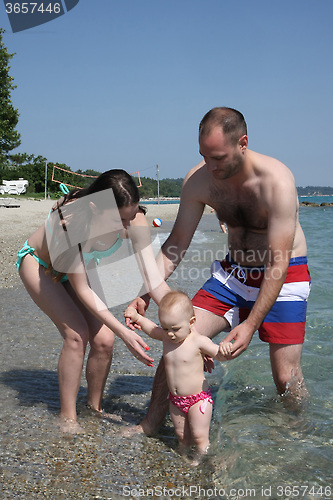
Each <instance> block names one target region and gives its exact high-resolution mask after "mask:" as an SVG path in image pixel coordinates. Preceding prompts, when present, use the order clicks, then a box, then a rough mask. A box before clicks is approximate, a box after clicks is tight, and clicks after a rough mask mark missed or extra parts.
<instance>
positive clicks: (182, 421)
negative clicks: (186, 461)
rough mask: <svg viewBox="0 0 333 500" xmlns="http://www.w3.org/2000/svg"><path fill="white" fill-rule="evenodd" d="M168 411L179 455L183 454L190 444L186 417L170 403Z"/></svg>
mask: <svg viewBox="0 0 333 500" xmlns="http://www.w3.org/2000/svg"><path fill="white" fill-rule="evenodd" d="M169 411H170V416H171V420H172V422H173V425H174V428H175V432H176V436H177V439H178V442H179V449H180V453H181V454H183V453H184V452H185V450H186V448H188V447H189V446H190V444H191V434H190V428H189V425H188V418H187V415H186V414H185V413H184V412H183V411H181V410H180V409H179V408H178V407H177V406H175V405H174V404H173V403H171V401H170V405H169Z"/></svg>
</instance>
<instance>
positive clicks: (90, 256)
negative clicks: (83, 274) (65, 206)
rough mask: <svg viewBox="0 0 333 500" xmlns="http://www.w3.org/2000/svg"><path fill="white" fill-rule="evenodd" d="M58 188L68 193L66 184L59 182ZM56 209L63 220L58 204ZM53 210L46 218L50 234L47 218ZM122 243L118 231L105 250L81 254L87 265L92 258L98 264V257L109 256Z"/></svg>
mask: <svg viewBox="0 0 333 500" xmlns="http://www.w3.org/2000/svg"><path fill="white" fill-rule="evenodd" d="M60 189H61V191H62V192H63V194H64V195H66V194H68V193H69V190H68V188H67V186H65V185H64V184H60ZM57 209H58V212H59V216H60V219H61V220H63V217H62V213H61V211H60V210H59V206H58V207H57ZM54 210H55V209H53V208H51V210H50V212H49V215H48V218H47V224H48V229H49V231H50V234H52V232H53V231H52V229H51V225H50V222H49V218H50V215H51V213H52V212H53V211H54ZM64 230H65V231H66V232H67V229H66V228H65V227H64ZM122 243H123V240H122V238H120V236H119V233H118V234H117V239H116V241H115V242H114V244H113V245H112V246H111V247H110V248H108V249H107V250H93V251H92V252H83V251H82V256H83V260H84V263H85V265H86V266H87V265H88V264H89V263H90V262H91V261H92V260H94V261H95V263H96V264H97V265H98V264H99V261H100V259H103V258H105V257H110V255H112V254H114V253H115V252H116V251H117V250H118V249H119V248H120V247H121V245H122ZM79 248H80V249H81V245H79Z"/></svg>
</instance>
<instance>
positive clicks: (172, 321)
mask: <svg viewBox="0 0 333 500" xmlns="http://www.w3.org/2000/svg"><path fill="white" fill-rule="evenodd" d="M159 318H160V324H161V328H163V334H164V336H165V338H166V339H168V340H169V341H170V340H171V342H175V343H179V342H182V341H183V340H185V339H186V337H187V336H188V335H189V334H190V333H191V326H192V321H191V318H189V317H188V314H186V313H185V314H184V311H183V310H182V308H181V307H178V306H174V307H172V308H171V309H170V310H168V311H164V310H163V309H162V310H160V311H159Z"/></svg>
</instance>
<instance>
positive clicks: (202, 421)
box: [188, 401, 213, 465]
mask: <svg viewBox="0 0 333 500" xmlns="http://www.w3.org/2000/svg"><path fill="white" fill-rule="evenodd" d="M202 404H203V401H198V403H196V404H195V405H193V406H191V408H190V409H189V412H188V424H189V428H190V433H191V437H192V443H193V444H194V445H195V447H196V454H195V457H194V459H193V462H192V465H198V464H199V462H200V458H202V456H203V455H205V454H206V453H207V451H208V448H209V428H210V422H211V419H212V413H213V405H212V404H211V403H207V404H205V406H206V407H205V410H204V413H202V412H201V410H200V407H201V405H202Z"/></svg>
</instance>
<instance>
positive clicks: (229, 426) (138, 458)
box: [0, 208, 333, 500]
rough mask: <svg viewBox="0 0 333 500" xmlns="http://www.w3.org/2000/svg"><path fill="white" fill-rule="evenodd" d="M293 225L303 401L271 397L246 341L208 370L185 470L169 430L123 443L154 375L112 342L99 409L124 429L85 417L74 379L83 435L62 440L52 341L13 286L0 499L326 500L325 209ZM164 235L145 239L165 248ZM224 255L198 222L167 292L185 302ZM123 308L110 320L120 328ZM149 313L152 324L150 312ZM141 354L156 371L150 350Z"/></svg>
mask: <svg viewBox="0 0 333 500" xmlns="http://www.w3.org/2000/svg"><path fill="white" fill-rule="evenodd" d="M300 217H301V222H302V225H303V228H304V230H305V233H306V236H307V240H308V246H309V266H310V271H311V276H312V280H313V285H312V291H311V295H310V300H309V307H308V311H309V312H308V323H307V330H306V341H305V344H304V351H303V352H304V354H303V372H304V375H305V378H306V382H307V387H308V390H309V393H310V397H309V400H308V402H307V404H304V405H296V406H295V405H292V404H291V403H290V401H288V398H287V397H279V396H277V395H276V392H275V386H274V384H273V381H272V378H271V372H270V363H269V356H268V349H267V346H266V345H265V344H263V343H261V342H260V341H259V340H258V339H257V337H256V338H254V339H253V341H252V343H251V345H250V347H249V349H248V350H247V351H246V352H245V353H244V354H243V355H242V356H241V357H240V358H238V359H236V360H234V361H232V362H229V363H226V364H223V365H222V364H218V363H216V365H217V366H216V369H215V370H214V372H213V374H211V375H208V378H209V383H210V385H211V387H212V392H213V398H214V401H215V405H214V414H213V420H212V426H211V448H210V451H209V454H208V457H207V459H206V460H205V462H204V463H203V464H202V466H200V467H198V468H197V469H195V470H193V469H191V468H190V467H189V464H188V462H186V461H185V460H184V459H183V458H181V457H179V456H178V454H177V447H176V444H177V443H176V440H175V438H174V434H173V429H172V425H171V423H170V421H169V420H167V421H166V423H165V425H164V426H163V427H162V429H161V431H160V433H159V434H158V435H157V436H156V437H155V438H148V437H145V436H142V435H137V436H134V437H133V438H131V439H130V438H127V437H123V436H121V434H120V431H121V430H122V429H123V428H124V427H125V426H127V425H129V424H130V423H136V422H138V421H139V420H140V419H141V418H142V417H143V415H144V414H145V411H146V407H147V404H148V401H149V397H150V390H151V386H152V381H153V374H154V370H153V369H152V368H148V367H145V366H144V365H142V364H140V363H139V362H137V361H136V360H135V359H134V358H133V357H132V356H131V355H130V353H129V352H128V351H127V350H126V348H125V347H124V346H123V344H122V342H121V341H119V340H118V341H117V343H116V349H115V354H114V361H113V364H112V368H111V372H110V376H109V379H108V383H107V387H106V391H105V400H104V408H105V410H106V411H108V412H110V413H114V414H116V415H118V416H121V417H122V422H118V421H116V420H115V419H113V420H112V419H102V418H100V417H97V416H95V415H93V414H91V413H90V412H89V411H88V410H86V409H85V398H86V393H87V389H86V383H85V379H84V377H82V384H81V388H80V392H79V401H78V408H79V422H80V423H81V425H82V426H83V427H84V429H85V431H86V432H85V434H83V435H77V436H74V437H68V436H64V435H62V434H61V433H60V432H59V429H58V427H57V415H58V413H59V394H58V385H57V384H58V383H57V373H56V370H57V362H58V355H59V352H60V349H61V339H60V337H59V334H58V332H57V330H56V329H55V327H54V326H53V325H52V323H51V322H50V321H49V320H48V318H47V317H45V316H44V315H43V314H42V313H41V312H40V311H39V309H38V308H37V307H36V306H35V305H34V304H33V303H32V301H31V299H30V298H29V296H28V295H27V293H26V292H25V290H24V288H23V287H22V286H19V287H17V288H15V289H2V290H0V311H1V344H2V349H1V355H0V367H1V368H0V370H1V372H0V402H1V404H0V433H1V456H0V480H1V488H0V491H1V499H2V498H3V499H14V498H15V499H17V498H19V499H24V500H25V499H29V500H30V499H41V498H49V499H66V500H67V499H71V498H73V499H74V498H75V499H81V498H82V499H94V498H96V499H97V498H101V499H107V498H112V499H115V498H124V497H125V498H126V497H127V498H137V497H150V498H189V497H191V498H205V497H206V498H228V499H231V498H258V499H259V498H263V499H267V498H273V499H279V498H282V499H289V498H305V499H324V498H333V496H332V491H333V451H332V444H333V431H332V420H333V418H332V410H333V381H332V355H333V344H332V340H333V313H332V302H333V301H332V298H333V297H332V295H333V292H332V285H331V283H332V271H331V268H330V261H331V255H332V250H331V249H332V244H333V236H332V233H331V225H332V217H333V208H326V209H322V208H301V213H300ZM170 229H171V224H170V227H169V226H168V224H163V229H162V228H160V229H157V230H154V231H155V233H156V234H158V235H160V237H161V241H163V239H164V238H165V237H166V234H167V232H168V231H169V230H170ZM223 245H225V236H223V235H222V234H221V232H220V231H219V228H218V226H217V222H216V220H215V218H214V217H212V216H205V217H204V220H203V222H202V223H201V224H200V227H199V230H198V232H197V234H196V235H195V238H194V240H193V243H192V245H191V247H190V249H189V251H188V253H187V256H186V258H185V259H184V264H183V265H182V266H181V268H180V269H178V270H177V273H175V277H174V278H173V279H172V280H170V285H171V286H172V287H180V288H183V289H186V290H187V291H188V293H189V294H190V295H193V294H194V293H195V291H196V290H197V289H198V287H199V286H200V284H201V283H202V281H203V280H204V279H205V278H206V277H207V275H208V273H209V265H210V261H211V257H212V256H214V257H215V256H218V257H220V255H219V254H218V252H219V249H220V248H221V246H223ZM122 309H123V308H122V307H121V306H120V307H118V308H115V309H114V310H113V312H114V314H116V315H117V316H118V317H121V312H122ZM149 314H150V316H151V317H152V319H156V307H155V306H154V305H151V307H150V308H149ZM221 338H223V335H220V336H219V337H218V338H217V339H216V341H218V340H220V339H221ZM148 343H149V345H150V347H151V352H152V353H153V357H154V358H155V359H156V361H157V360H158V359H159V355H160V352H161V346H160V343H159V342H157V341H151V340H149V342H148ZM155 364H156V362H155ZM200 488H201V489H200Z"/></svg>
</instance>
